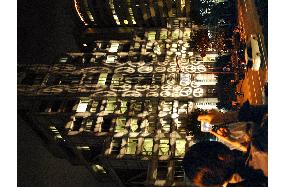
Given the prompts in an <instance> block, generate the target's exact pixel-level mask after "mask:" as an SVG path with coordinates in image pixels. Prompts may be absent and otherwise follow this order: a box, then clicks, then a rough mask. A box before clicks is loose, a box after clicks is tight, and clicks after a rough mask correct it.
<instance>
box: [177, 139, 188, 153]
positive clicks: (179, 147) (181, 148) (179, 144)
mask: <svg viewBox="0 0 284 187" xmlns="http://www.w3.org/2000/svg"><path fill="white" fill-rule="evenodd" d="M185 143H186V141H185V140H183V139H180V140H176V149H175V156H176V157H183V156H184V153H185Z"/></svg>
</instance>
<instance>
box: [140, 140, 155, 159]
mask: <svg viewBox="0 0 284 187" xmlns="http://www.w3.org/2000/svg"><path fill="white" fill-rule="evenodd" d="M152 149H153V138H145V139H144V142H143V151H142V154H143V155H152Z"/></svg>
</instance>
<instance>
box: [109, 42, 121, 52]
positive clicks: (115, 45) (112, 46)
mask: <svg viewBox="0 0 284 187" xmlns="http://www.w3.org/2000/svg"><path fill="white" fill-rule="evenodd" d="M118 47H119V43H112V44H111V46H110V49H109V52H111V53H114V52H117V49H118Z"/></svg>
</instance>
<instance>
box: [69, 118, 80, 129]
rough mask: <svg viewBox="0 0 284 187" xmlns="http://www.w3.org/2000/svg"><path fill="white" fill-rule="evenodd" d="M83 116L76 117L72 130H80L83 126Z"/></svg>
mask: <svg viewBox="0 0 284 187" xmlns="http://www.w3.org/2000/svg"><path fill="white" fill-rule="evenodd" d="M82 123H83V118H82V117H76V118H75V121H73V125H72V126H71V130H72V131H79V130H80V128H81V127H82Z"/></svg>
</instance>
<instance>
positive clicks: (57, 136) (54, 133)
mask: <svg viewBox="0 0 284 187" xmlns="http://www.w3.org/2000/svg"><path fill="white" fill-rule="evenodd" d="M49 130H50V132H51V133H52V135H53V136H54V138H55V139H62V136H61V135H60V133H59V131H58V130H57V128H56V127H55V126H53V125H51V126H50V127H49Z"/></svg>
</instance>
